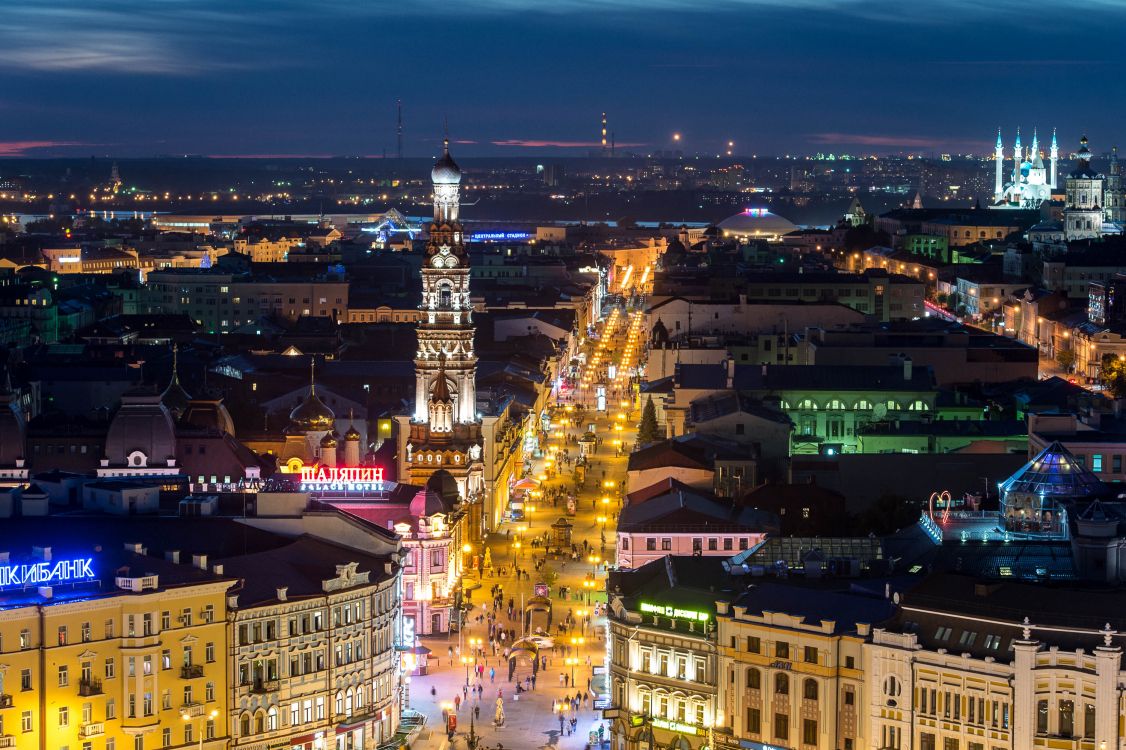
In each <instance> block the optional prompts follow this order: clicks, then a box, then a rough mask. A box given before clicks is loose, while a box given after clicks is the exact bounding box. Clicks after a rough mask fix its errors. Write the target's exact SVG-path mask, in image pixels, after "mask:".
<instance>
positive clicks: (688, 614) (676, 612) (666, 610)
mask: <svg viewBox="0 0 1126 750" xmlns="http://www.w3.org/2000/svg"><path fill="white" fill-rule="evenodd" d="M641 611H642V612H648V613H650V614H654V615H664V616H665V617H673V618H676V619H678V620H695V621H696V622H707V621H708V619H709V617H710V615H708V613H707V612H698V611H696V610H694V609H677V608H676V607H669V606H666V605H664V604H650V603H649V602H642V603H641Z"/></svg>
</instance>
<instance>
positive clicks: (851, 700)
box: [844, 687, 856, 706]
mask: <svg viewBox="0 0 1126 750" xmlns="http://www.w3.org/2000/svg"><path fill="white" fill-rule="evenodd" d="M844 704H845V705H846V706H853V705H856V692H855V691H854V690H853V689H852V688H850V687H846V688H845V689H844Z"/></svg>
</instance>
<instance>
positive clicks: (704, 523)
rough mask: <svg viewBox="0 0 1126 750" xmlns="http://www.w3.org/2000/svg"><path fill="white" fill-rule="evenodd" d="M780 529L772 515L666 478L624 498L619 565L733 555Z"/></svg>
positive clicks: (620, 526) (619, 526) (620, 520)
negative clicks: (669, 558) (669, 556)
mask: <svg viewBox="0 0 1126 750" xmlns="http://www.w3.org/2000/svg"><path fill="white" fill-rule="evenodd" d="M778 528H779V523H778V517H777V516H775V515H774V514H773V513H768V512H765V511H760V510H755V509H753V508H744V507H741V506H739V505H735V504H732V503H731V501H729V500H727V499H726V498H718V497H716V496H715V495H714V494H712V493H711V492H708V491H707V490H702V489H699V488H697V487H692V486H689V485H687V484H685V483H683V482H680V481H678V480H676V479H672V478H669V479H665V480H663V481H661V482H658V483H657V484H654V485H651V486H649V487H646V488H644V489H641V490H638V491H636V492H631V493H630V494H629V495H627V496H626V506H625V508H623V509H622V513H621V516H620V517H619V519H618V531H617V534H618V548H617V549H618V559H617V564H618V567H619V568H639V567H641V566H642V565H644V564H645V563H647V562H650V561H651V560H657V559H660V558H662V557H665V556H666V555H701V556H703V555H706V556H709V557H733V556H734V555H737V554H739V552H740V551H741V550H747V549H750V548H752V547H754V546H755V545H757V544H758V543H759V542H761V541H763V540H764V539H765V538H766V537H767V535H768V534H777V533H778Z"/></svg>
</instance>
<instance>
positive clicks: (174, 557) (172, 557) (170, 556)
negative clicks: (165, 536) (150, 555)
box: [164, 549, 180, 565]
mask: <svg viewBox="0 0 1126 750" xmlns="http://www.w3.org/2000/svg"><path fill="white" fill-rule="evenodd" d="M164 559H165V560H167V561H168V562H171V563H176V564H177V565H179V564H180V550H178V549H170V550H168V551H167V552H165V553H164Z"/></svg>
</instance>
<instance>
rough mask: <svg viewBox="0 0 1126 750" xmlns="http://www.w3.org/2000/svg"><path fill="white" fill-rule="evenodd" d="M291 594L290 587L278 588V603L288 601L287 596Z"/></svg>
mask: <svg viewBox="0 0 1126 750" xmlns="http://www.w3.org/2000/svg"><path fill="white" fill-rule="evenodd" d="M288 594H289V586H278V601H279V602H284V601H286V596H287V595H288Z"/></svg>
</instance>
